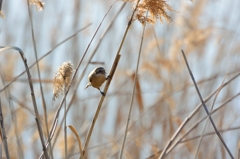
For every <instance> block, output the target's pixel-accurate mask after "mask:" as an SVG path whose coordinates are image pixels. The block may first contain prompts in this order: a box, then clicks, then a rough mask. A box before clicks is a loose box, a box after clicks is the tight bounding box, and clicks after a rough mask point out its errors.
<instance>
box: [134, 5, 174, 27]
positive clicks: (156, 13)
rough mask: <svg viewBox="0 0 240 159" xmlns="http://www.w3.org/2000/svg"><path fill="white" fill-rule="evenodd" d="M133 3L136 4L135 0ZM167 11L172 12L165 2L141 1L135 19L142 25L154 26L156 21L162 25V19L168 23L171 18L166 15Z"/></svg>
mask: <svg viewBox="0 0 240 159" xmlns="http://www.w3.org/2000/svg"><path fill="white" fill-rule="evenodd" d="M134 3H135V4H136V3H137V0H135V2H134ZM134 6H136V5H134ZM167 10H169V11H174V10H173V9H172V8H171V7H170V6H169V5H168V4H167V2H166V1H165V0H141V1H140V2H139V4H138V8H137V10H136V14H135V18H136V19H137V20H138V21H139V22H140V23H142V24H143V25H146V24H147V23H149V24H155V22H156V21H157V20H160V21H161V22H162V23H163V21H164V19H165V20H166V21H167V22H168V23H170V22H171V21H172V18H171V17H170V16H169V15H168V14H167ZM147 13H148V14H147ZM146 15H147V16H146Z"/></svg>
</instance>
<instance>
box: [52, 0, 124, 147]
mask: <svg viewBox="0 0 240 159" xmlns="http://www.w3.org/2000/svg"><path fill="white" fill-rule="evenodd" d="M114 3H115V2H114ZM125 5H126V3H124V4H123V5H122V6H121V7H120V9H119V11H118V12H117V13H116V14H115V15H114V16H113V18H112V20H110V23H109V25H108V26H107V27H106V29H105V31H104V32H103V34H102V35H101V36H100V39H99V41H98V43H97V45H96V46H95V48H94V49H93V52H92V53H91V55H90V58H89V59H88V61H87V65H86V66H85V68H84V69H83V71H82V73H81V75H80V77H79V80H78V81H77V82H76V87H75V88H74V90H73V95H72V97H71V99H70V102H69V104H68V107H67V113H68V111H69V109H70V106H71V105H72V104H73V102H74V99H75V96H76V94H77V90H78V86H79V84H80V82H81V81H82V78H83V77H84V75H85V73H86V70H87V67H88V65H89V63H90V61H91V60H92V58H93V57H94V55H95V53H96V51H97V49H98V48H99V46H100V44H101V41H102V39H103V38H104V37H105V35H106V34H107V32H108V31H109V29H110V28H111V26H112V24H113V21H114V20H115V19H116V17H117V16H118V15H119V13H120V12H121V11H122V9H123V8H124V7H125ZM65 117H66V115H64V117H63V119H62V121H61V123H60V124H59V125H60V126H62V124H63V121H64V119H65ZM60 131H61V130H60V129H59V130H58V131H57V133H56V135H55V136H56V138H55V140H54V141H53V147H54V145H55V144H56V141H57V137H58V135H59V134H60Z"/></svg>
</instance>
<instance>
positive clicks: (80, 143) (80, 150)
mask: <svg viewBox="0 0 240 159" xmlns="http://www.w3.org/2000/svg"><path fill="white" fill-rule="evenodd" d="M68 127H69V128H70V129H71V130H72V132H73V133H74V135H75V136H76V138H77V140H78V148H79V152H80V154H81V156H83V149H82V142H81V139H80V136H79V135H78V133H77V131H76V129H75V128H74V127H73V126H72V125H68ZM83 159H84V156H83Z"/></svg>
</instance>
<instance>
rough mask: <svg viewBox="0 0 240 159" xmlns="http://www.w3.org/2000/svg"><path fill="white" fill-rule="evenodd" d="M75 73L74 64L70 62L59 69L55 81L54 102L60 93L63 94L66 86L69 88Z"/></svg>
mask: <svg viewBox="0 0 240 159" xmlns="http://www.w3.org/2000/svg"><path fill="white" fill-rule="evenodd" d="M73 73H74V69H73V64H72V63H71V62H70V61H68V62H64V63H63V64H62V65H61V66H59V67H58V70H57V72H56V73H55V76H54V79H53V100H55V99H56V98H58V97H59V94H60V93H63V91H64V87H65V85H66V88H68V86H69V85H70V81H71V79H72V75H73Z"/></svg>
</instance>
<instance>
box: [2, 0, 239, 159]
mask: <svg viewBox="0 0 240 159" xmlns="http://www.w3.org/2000/svg"><path fill="white" fill-rule="evenodd" d="M113 2H114V1H112V0H98V1H96V0H88V1H80V0H70V1H61V0H51V1H50V0H45V1H44V8H43V10H42V11H39V10H38V8H37V7H36V5H31V6H30V8H31V14H32V18H33V28H34V34H35V41H36V46H37V53H38V57H39V58H40V57H42V56H43V55H44V54H46V53H47V52H48V51H50V50H51V49H52V48H53V47H54V46H55V45H57V44H58V43H59V42H61V41H62V40H64V39H66V38H67V37H69V36H71V35H72V34H74V33H76V32H77V31H78V30H79V29H81V28H83V27H85V26H86V25H88V24H91V25H90V26H89V27H87V28H86V29H85V30H83V31H81V32H80V33H78V34H77V35H76V36H74V37H73V38H71V39H70V40H68V41H66V42H65V43H63V44H62V45H60V46H59V47H58V48H56V49H55V50H53V51H52V52H51V54H49V55H48V56H46V57H44V58H43V59H42V60H41V61H40V62H39V65H40V72H41V77H42V82H43V91H44V98H45V99H46V104H47V112H48V122H49V126H51V123H52V120H53V117H54V114H55V112H56V109H57V106H58V105H59V103H60V102H61V98H62V96H61V97H60V98H59V99H56V101H55V102H52V97H53V94H52V80H53V77H54V74H55V72H56V70H57V68H58V66H59V65H61V64H62V63H63V62H65V61H71V62H72V63H73V65H74V68H75V67H76V65H77V63H78V61H79V60H80V59H81V57H82V55H83V53H84V51H85V49H86V47H87V45H88V44H89V42H90V39H91V38H92V36H93V34H94V32H95V31H96V29H97V26H98V25H99V23H100V22H101V20H102V18H103V16H104V15H105V13H106V12H107V10H108V9H109V8H110V6H111V5H112V4H113ZM124 3H125V2H123V1H117V2H115V3H114V5H113V7H112V9H111V10H110V12H109V14H108V15H107V17H106V19H105V20H104V21H103V24H102V26H101V28H100V30H99V32H98V33H97V36H96V37H95V38H94V40H93V43H92V44H91V46H90V49H89V51H88V53H87V55H86V57H85V58H84V61H83V64H82V65H81V66H80V69H79V71H78V74H77V79H78V78H79V77H80V76H81V74H82V71H83V69H84V67H85V66H86V65H88V63H87V61H88V59H89V57H90V54H91V52H92V51H93V50H94V47H95V46H96V45H97V44H98V42H99V40H100V38H101V34H102V33H103V32H104V30H105V29H106V27H107V26H108V25H109V23H110V22H111V20H112V19H113V17H114V16H115V15H116V14H117V12H118V10H119V9H120V8H121V6H122V5H123V4H124ZM167 3H168V4H169V5H170V6H171V7H172V9H173V10H175V11H173V12H168V14H169V15H170V16H171V17H172V20H173V21H172V23H167V22H166V21H164V22H163V23H161V22H160V21H157V22H156V24H154V25H151V24H148V25H147V26H146V31H145V35H144V42H143V49H142V56H141V62H140V70H139V74H138V82H137V90H136V95H135V99H134V106H133V111H132V115H131V122H130V128H129V132H128V136H127V141H126V146H125V150H124V158H126V159H137V158H147V157H150V156H151V155H152V154H154V153H157V152H158V151H159V150H162V149H163V148H164V146H165V145H166V143H167V141H169V139H170V138H171V136H172V135H173V134H174V132H175V131H176V130H177V128H178V127H179V126H180V124H181V123H182V122H183V121H184V119H185V118H186V117H188V115H189V114H190V113H191V112H192V111H193V110H194V109H195V108H196V107H197V105H198V104H199V103H200V100H199V97H198V96H197V93H196V91H195V89H194V87H193V84H192V81H191V79H190V76H189V74H188V71H187V68H186V65H185V63H184V60H183V57H182V54H181V49H183V50H184V51H185V53H186V55H187V58H188V61H189V65H190V67H191V69H192V72H193V74H194V76H195V79H196V81H197V82H198V86H199V89H200V92H201V93H202V96H203V98H207V97H208V95H209V94H210V93H212V92H214V91H215V90H216V89H217V88H218V87H219V86H220V85H221V84H222V83H223V82H226V81H228V80H229V79H230V78H232V77H233V76H234V75H236V74H237V73H239V72H240V69H239V66H240V61H239V57H240V54H239V51H240V43H239V42H240V38H239V37H240V36H239V34H240V30H239V24H240V18H239V15H240V10H239V6H240V1H234V0H229V1H224V0H213V1H207V0H201V1H199V0H195V1H193V2H191V1H189V0H187V1H171V0H169V1H167ZM132 6H133V4H132V3H129V2H127V3H126V5H125V6H124V8H123V9H122V11H121V12H120V14H119V15H118V16H117V17H115V18H114V19H113V25H112V26H111V28H110V29H109V30H108V32H107V34H106V36H105V37H104V38H103V39H102V41H101V43H100V46H99V48H98V49H97V51H96V54H95V55H94V57H93V59H92V60H91V63H90V65H89V66H88V67H87V71H86V73H85V75H84V77H83V80H82V81H81V83H80V85H79V87H78V88H77V85H76V81H74V82H73V85H72V87H71V89H70V92H69V94H68V96H67V102H68V103H69V101H70V99H71V97H73V95H74V100H73V102H72V103H71V105H70V109H69V112H68V115H67V124H68V125H73V126H74V127H75V128H76V130H77V131H78V133H79V135H80V137H81V139H82V141H83V142H84V140H85V137H86V134H87V131H88V128H89V125H90V122H91V120H92V118H93V115H94V112H95V110H96V107H97V104H98V101H99V99H100V94H99V91H98V90H96V89H94V88H89V89H87V90H84V87H85V85H86V84H87V82H88V81H87V77H88V73H89V72H90V71H91V70H92V69H94V68H95V67H97V66H103V67H105V69H106V71H107V72H109V71H110V69H111V66H112V63H113V60H114V57H115V55H116V53H117V50H118V47H119V45H120V42H121V40H122V36H123V33H124V31H125V28H126V26H127V23H128V20H129V17H130V16H131V13H132ZM2 11H3V14H4V18H1V19H0V45H1V46H16V47H19V48H21V49H22V50H23V52H24V53H25V56H26V58H27V60H28V64H29V65H32V64H33V63H34V62H35V61H36V60H35V56H34V48H33V41H32V37H31V36H32V34H31V25H30V21H29V16H28V9H27V1H23V0H19V1H13V0H8V1H3V4H2ZM142 28H143V27H142V25H141V23H140V22H138V21H137V20H136V21H134V23H133V25H132V26H131V28H130V31H129V33H128V35H127V38H126V40H125V42H124V45H123V49H122V51H121V54H122V56H121V59H120V62H119V66H118V68H117V70H116V73H115V76H114V77H113V81H112V83H111V85H110V88H109V90H108V94H107V96H106V98H105V101H104V105H103V107H102V110H101V112H100V115H99V118H98V121H97V122H96V126H95V128H94V131H93V136H92V138H91V141H90V144H89V147H88V149H87V157H88V158H95V159H96V158H117V157H118V154H119V150H120V147H121V143H122V142H121V141H122V138H123V133H124V127H125V124H126V121H127V114H128V109H129V104H130V96H131V92H132V88H133V79H134V75H135V74H134V70H135V67H136V62H137V55H138V52H139V46H140V40H141V33H142ZM24 69H25V68H24V65H23V63H22V60H21V59H20V56H19V55H18V53H16V51H4V52H0V72H1V80H0V86H1V89H2V88H4V86H5V85H6V84H7V83H9V82H10V81H12V80H13V79H14V78H15V77H16V76H17V75H19V74H20V73H21V72H23V71H24ZM30 72H31V75H32V78H33V81H34V90H35V95H36V98H37V104H38V108H39V111H40V114H41V117H42V118H43V117H44V116H43V107H42V101H41V94H40V89H39V81H38V76H37V68H36V65H34V67H33V68H31V69H30ZM77 79H76V80H77ZM75 88H77V93H76V94H73V89H75ZM102 88H103V87H102ZM239 88H240V87H239V78H236V79H235V80H234V81H233V82H231V83H230V84H228V85H227V86H226V87H224V88H223V89H222V90H221V91H220V93H219V95H218V97H217V100H216V103H215V105H214V108H213V109H215V108H217V107H219V106H220V105H221V104H222V103H223V102H224V101H226V100H228V99H230V98H232V97H233V96H234V95H236V94H237V93H239V90H240V89H239ZM31 100H32V99H31V94H30V89H29V86H28V79H27V76H26V74H24V75H22V76H21V77H20V78H18V79H17V80H16V81H15V82H14V83H12V84H11V85H10V86H9V87H8V88H7V89H4V90H2V91H1V104H2V109H3V117H4V124H5V129H6V134H7V139H8V144H9V151H10V156H11V158H12V159H14V158H38V157H39V155H40V153H41V150H42V148H41V143H40V139H39V136H38V132H37V127H36V122H35V119H34V118H35V117H34V113H33V107H32V101H31ZM212 100H213V98H212V99H211V100H210V101H209V102H208V103H207V106H208V108H209V109H210V106H211V103H212ZM238 107H239V99H238V98H236V99H234V100H233V101H232V102H230V103H227V104H226V105H225V106H224V107H223V108H222V109H220V110H219V111H217V112H216V113H215V114H214V115H213V116H212V117H213V119H214V121H215V123H216V125H217V127H218V129H219V130H223V129H226V130H228V131H226V132H224V133H222V135H223V138H224V140H225V142H226V144H227V146H228V147H229V149H230V150H231V152H232V153H233V155H234V156H237V154H238V141H239V135H240V134H239V129H236V130H230V128H234V127H239V126H240V125H239V121H240V118H239V115H240V113H239V112H240V111H239V108H238ZM205 115H206V113H205V111H204V109H203V108H201V109H200V110H199V112H198V113H197V114H196V115H195V116H194V117H193V118H192V119H191V120H190V122H189V123H188V124H187V125H186V126H185V127H184V129H183V130H182V132H181V134H180V136H181V135H184V133H185V132H186V131H187V130H189V129H190V128H191V127H192V125H194V124H195V123H196V122H197V121H198V120H199V119H201V118H202V117H204V116H205ZM62 118H63V112H61V114H60V121H61V120H62ZM60 123H61V122H59V126H58V129H59V133H56V134H55V136H54V138H53V142H54V143H55V144H54V148H53V152H54V156H55V158H63V156H64V138H63V128H62V125H60ZM42 125H43V128H44V132H45V133H46V130H45V126H44V122H43V120H42ZM203 126H204V122H202V123H201V124H199V125H198V126H197V127H196V128H195V129H193V131H192V132H191V133H190V134H189V135H188V136H187V137H186V138H191V137H194V136H197V135H201V132H202V129H203ZM207 132H214V130H213V128H212V125H211V124H208V125H207V128H206V131H205V133H207ZM45 135H46V134H45ZM197 144H198V139H193V140H189V141H187V142H184V143H181V144H178V145H177V147H176V148H175V149H173V151H172V152H170V153H169V154H168V155H167V156H166V158H193V157H194V155H195V150H196V147H197ZM68 152H69V158H78V157H79V152H78V144H77V140H76V139H75V137H74V135H73V133H72V132H71V131H69V130H68ZM151 158H154V156H152V157H151ZM155 158H156V157H155ZM198 158H218V159H220V158H229V156H228V154H227V153H226V151H225V150H224V148H223V146H222V144H221V143H220V141H219V139H218V137H217V135H216V134H212V135H209V136H205V137H203V140H202V143H201V147H200V149H199V154H198Z"/></svg>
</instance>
